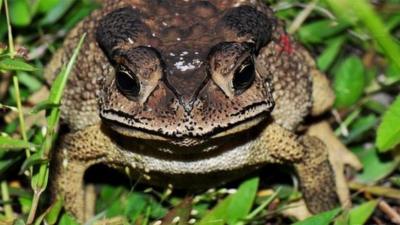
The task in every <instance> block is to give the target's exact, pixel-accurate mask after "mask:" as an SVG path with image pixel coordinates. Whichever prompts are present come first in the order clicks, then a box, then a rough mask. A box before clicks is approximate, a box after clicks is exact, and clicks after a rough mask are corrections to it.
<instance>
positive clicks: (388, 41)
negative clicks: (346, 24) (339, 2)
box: [350, 0, 400, 68]
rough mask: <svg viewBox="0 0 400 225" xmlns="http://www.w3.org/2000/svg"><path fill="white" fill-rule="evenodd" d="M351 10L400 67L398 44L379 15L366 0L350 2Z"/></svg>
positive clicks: (399, 48) (399, 47)
mask: <svg viewBox="0 0 400 225" xmlns="http://www.w3.org/2000/svg"><path fill="white" fill-rule="evenodd" d="M350 5H351V7H352V8H353V11H354V12H355V13H356V15H357V16H358V18H359V19H360V21H361V22H363V23H364V24H365V26H366V27H367V29H368V30H369V32H370V33H371V35H372V36H373V38H374V39H375V40H376V41H377V42H378V44H379V45H380V46H381V47H382V49H383V51H384V52H385V54H386V55H387V56H388V57H389V58H390V59H391V60H392V61H393V62H394V63H395V64H396V65H397V66H398V67H399V68H400V46H399V45H398V44H397V43H396V42H395V41H394V39H393V37H392V36H391V35H390V34H389V31H388V29H387V28H386V26H385V24H384V23H383V21H382V19H381V18H380V17H379V15H378V14H377V13H376V12H375V11H374V10H373V8H372V6H371V5H370V4H369V3H368V2H367V1H366V0H357V1H352V2H351V3H350Z"/></svg>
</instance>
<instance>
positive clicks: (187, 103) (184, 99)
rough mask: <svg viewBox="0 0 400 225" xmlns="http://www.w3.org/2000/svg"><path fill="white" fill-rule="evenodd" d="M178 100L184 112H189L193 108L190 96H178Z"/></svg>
mask: <svg viewBox="0 0 400 225" xmlns="http://www.w3.org/2000/svg"><path fill="white" fill-rule="evenodd" d="M179 102H180V104H181V105H182V107H183V109H184V110H185V112H186V113H190V112H191V111H192V110H193V103H194V100H193V98H192V97H191V96H190V97H189V96H180V97H179Z"/></svg>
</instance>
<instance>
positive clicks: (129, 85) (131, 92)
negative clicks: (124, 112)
mask: <svg viewBox="0 0 400 225" xmlns="http://www.w3.org/2000/svg"><path fill="white" fill-rule="evenodd" d="M115 81H116V84H117V88H118V89H119V91H120V92H121V93H122V94H123V95H125V96H126V97H127V98H129V99H130V100H136V99H137V97H139V94H140V82H139V79H138V78H137V76H136V75H135V74H134V73H133V72H131V71H129V70H128V69H127V68H125V67H123V66H121V67H119V68H118V70H117V74H116V77H115Z"/></svg>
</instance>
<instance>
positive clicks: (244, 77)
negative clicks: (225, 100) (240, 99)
mask: <svg viewBox="0 0 400 225" xmlns="http://www.w3.org/2000/svg"><path fill="white" fill-rule="evenodd" d="M254 78H255V68H254V64H253V63H251V62H248V63H247V62H245V63H244V64H243V65H241V66H240V67H239V68H238V69H237V71H236V72H235V75H234V77H233V81H232V84H233V88H234V89H235V92H236V94H241V93H242V92H244V91H245V90H247V89H248V88H249V87H250V86H251V84H252V83H253V81H254Z"/></svg>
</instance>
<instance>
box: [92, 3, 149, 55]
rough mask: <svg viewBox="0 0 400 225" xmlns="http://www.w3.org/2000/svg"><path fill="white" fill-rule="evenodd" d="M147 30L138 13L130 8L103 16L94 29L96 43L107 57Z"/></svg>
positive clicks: (146, 32) (132, 41)
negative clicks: (119, 46) (116, 48)
mask: <svg viewBox="0 0 400 225" xmlns="http://www.w3.org/2000/svg"><path fill="white" fill-rule="evenodd" d="M148 33H149V28H148V27H147V26H146V25H145V24H144V23H143V22H142V21H141V20H140V18H139V12H138V11H137V10H135V9H133V8H132V7H125V8H120V9H117V10H115V11H113V12H110V13H109V14H107V15H105V16H104V17H103V18H102V19H100V21H99V25H98V26H97V28H96V41H97V42H98V44H99V46H100V47H101V48H102V49H103V51H104V52H105V53H106V55H107V56H108V57H110V55H111V54H112V50H113V49H114V48H115V47H117V46H118V45H120V44H123V43H127V42H129V43H134V42H135V40H136V39H138V38H139V37H140V36H141V35H143V34H148Z"/></svg>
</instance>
